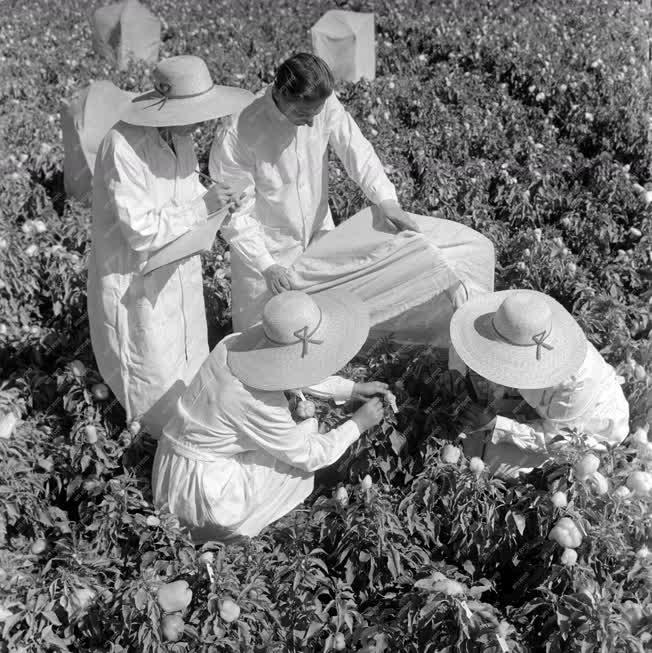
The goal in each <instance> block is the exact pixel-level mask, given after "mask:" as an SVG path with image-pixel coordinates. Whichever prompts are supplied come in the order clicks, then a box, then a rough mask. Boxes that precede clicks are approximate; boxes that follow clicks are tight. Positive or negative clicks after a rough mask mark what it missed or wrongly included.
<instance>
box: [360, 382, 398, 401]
mask: <svg viewBox="0 0 652 653" xmlns="http://www.w3.org/2000/svg"><path fill="white" fill-rule="evenodd" d="M388 393H389V386H388V385H387V384H386V383H383V382H382V381H369V382H367V383H355V384H354V385H353V391H352V392H351V399H367V398H369V397H374V396H375V395H382V396H383V397H386V396H387V394H388Z"/></svg>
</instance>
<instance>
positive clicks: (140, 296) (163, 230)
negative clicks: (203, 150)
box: [88, 56, 252, 436]
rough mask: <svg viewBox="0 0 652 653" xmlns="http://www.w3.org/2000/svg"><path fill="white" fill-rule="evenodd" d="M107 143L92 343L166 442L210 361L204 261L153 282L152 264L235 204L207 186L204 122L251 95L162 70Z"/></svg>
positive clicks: (113, 384) (194, 64) (173, 268)
mask: <svg viewBox="0 0 652 653" xmlns="http://www.w3.org/2000/svg"><path fill="white" fill-rule="evenodd" d="M153 80H154V90H152V91H149V92H147V93H145V94H143V95H140V96H137V97H136V98H134V100H133V101H132V102H131V104H130V105H129V107H128V109H127V110H126V112H125V113H124V114H123V115H122V116H121V122H120V123H118V124H117V125H116V126H115V127H114V128H113V129H111V130H110V131H109V132H108V134H107V135H106V137H105V138H104V140H103V141H102V143H101V146H100V149H99V152H98V155H97V159H96V163H95V172H94V178H93V224H92V236H91V241H92V244H91V254H90V260H89V269H88V315H89V321H90V333H91V342H92V345H93V351H94V354H95V358H96V360H97V365H98V368H99V370H100V372H101V374H102V376H103V377H104V380H105V381H106V383H107V384H108V385H109V387H110V388H111V390H112V391H113V392H114V394H115V396H116V397H117V399H118V401H119V402H120V403H121V404H122V406H123V407H124V408H125V410H126V413H127V419H128V420H133V419H142V421H143V424H144V425H145V426H146V427H147V428H148V429H149V430H150V431H151V433H152V435H154V436H157V435H158V434H159V433H160V428H161V427H162V426H163V425H164V424H165V422H166V421H167V419H168V417H169V415H168V413H169V410H170V409H171V408H172V407H173V405H174V399H175V398H176V396H178V395H179V394H180V392H181V391H182V390H183V388H184V387H185V383H186V382H187V381H189V380H190V379H191V378H192V377H193V376H194V374H195V372H196V371H197V369H199V366H200V365H201V363H202V362H203V360H204V359H205V358H206V356H207V355H208V341H207V329H206V317H205V309H204V298H203V284H202V273H201V261H200V257H199V256H192V257H190V258H188V259H186V260H183V261H181V262H179V263H171V264H169V265H166V266H164V267H163V268H160V269H158V270H155V271H154V272H152V273H150V274H148V275H147V276H144V275H143V274H142V273H141V270H142V269H143V267H144V265H145V264H146V263H147V260H148V258H149V256H150V255H151V254H152V253H153V252H155V251H156V250H158V249H159V248H161V247H162V246H163V245H165V244H167V243H169V242H170V241H172V240H174V239H176V238H178V237H179V236H181V235H182V234H184V233H185V232H187V231H189V230H190V229H192V228H193V227H195V226H197V225H199V224H200V223H202V222H204V221H205V220H206V219H207V217H208V216H209V215H210V214H212V213H214V212H215V211H217V210H219V209H220V208H222V206H224V204H225V203H227V202H228V201H229V198H228V196H227V194H226V193H225V192H224V190H223V189H220V188H218V187H217V186H215V187H213V188H212V189H211V190H210V191H208V192H206V191H205V189H204V187H203V186H202V185H201V184H200V182H199V176H198V172H197V171H198V164H197V158H196V156H195V151H194V145H193V141H192V138H191V133H192V131H193V129H195V127H196V126H197V123H201V122H204V121H207V120H213V119H215V118H219V117H220V116H224V115H228V114H230V113H234V112H237V111H239V110H241V109H242V108H243V107H244V106H246V105H247V104H248V103H249V102H250V100H251V97H252V96H251V94H250V93H249V92H247V91H245V90H242V89H238V88H231V87H220V86H216V85H215V84H214V83H213V80H212V79H211V76H210V73H209V71H208V68H207V67H206V64H205V63H204V61H203V60H202V59H200V58H198V57H192V56H179V57H172V58H170V59H166V60H164V61H161V62H160V63H159V64H158V66H157V67H156V68H155V70H154V72H153Z"/></svg>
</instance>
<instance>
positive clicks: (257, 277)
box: [209, 87, 396, 331]
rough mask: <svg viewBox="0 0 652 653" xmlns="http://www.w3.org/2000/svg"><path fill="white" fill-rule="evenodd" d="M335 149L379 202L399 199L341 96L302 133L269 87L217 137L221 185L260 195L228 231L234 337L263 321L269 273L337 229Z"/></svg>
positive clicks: (215, 158)
mask: <svg viewBox="0 0 652 653" xmlns="http://www.w3.org/2000/svg"><path fill="white" fill-rule="evenodd" d="M329 144H330V145H331V146H332V147H333V149H334V150H335V152H336V154H337V155H338V157H339V158H340V160H341V161H342V163H343V164H344V167H345V168H346V171H347V173H348V174H349V176H350V177H351V178H352V179H353V180H354V181H355V182H356V183H357V184H358V185H359V186H360V188H361V189H362V191H363V192H364V193H365V195H366V196H367V198H368V199H369V201H370V202H371V203H373V204H378V203H380V202H382V201H384V200H389V199H394V200H395V199H396V191H395V189H394V186H393V185H392V183H391V182H390V181H389V179H388V178H387V175H386V174H385V171H384V170H383V166H382V164H381V162H380V160H379V159H378V156H377V155H376V153H375V152H374V149H373V147H372V145H371V143H369V141H368V140H367V139H366V138H365V137H364V136H363V135H362V132H361V131H360V129H359V127H358V126H357V125H356V123H355V121H354V120H353V118H352V117H351V116H350V114H349V113H348V112H347V111H346V110H345V109H344V107H343V106H342V104H341V103H340V101H339V100H338V99H337V97H336V95H335V93H332V94H331V95H330V97H329V98H328V99H327V100H326V102H325V104H324V108H323V109H322V111H321V112H320V113H319V114H318V115H317V116H315V118H314V121H313V126H312V127H309V126H301V127H297V126H296V125H294V124H292V123H291V122H290V121H289V120H288V119H287V118H286V117H285V116H284V115H283V113H282V112H281V111H279V109H278V107H277V106H276V104H275V103H274V100H273V98H272V93H271V87H268V88H266V89H264V90H263V91H261V92H259V93H258V95H257V96H256V99H255V100H254V101H253V102H252V103H251V104H250V105H249V106H248V107H246V108H245V109H244V110H243V111H242V112H241V113H240V114H239V115H236V116H234V117H233V118H232V119H231V121H230V122H228V123H224V125H223V126H222V128H221V130H220V132H219V133H218V134H217V135H216V138H215V141H214V143H213V146H212V148H211V154H210V164H209V166H210V173H211V176H212V177H213V179H220V181H223V182H225V183H226V184H228V185H229V186H231V188H232V189H234V190H235V191H236V192H238V193H239V192H241V191H242V190H244V189H248V190H250V191H254V190H255V192H252V193H251V199H250V200H249V201H246V202H244V203H243V204H242V205H241V206H240V209H239V210H238V211H237V212H236V213H235V214H234V215H233V216H232V218H231V219H230V221H229V222H228V223H227V224H225V225H224V226H223V227H222V231H221V233H222V235H223V236H224V237H225V239H226V240H227V241H228V242H229V245H230V247H231V251H232V257H231V265H232V294H233V297H232V310H233V328H234V331H241V330H243V329H245V328H247V327H248V326H250V325H251V324H252V323H253V322H255V321H256V319H258V318H259V317H260V312H261V307H260V306H259V302H257V301H256V300H257V299H259V298H260V297H261V296H262V295H263V294H264V292H265V290H266V283H265V280H264V278H263V275H262V272H263V271H264V270H265V269H266V268H268V267H269V266H270V265H272V264H274V263H278V264H280V265H283V266H285V267H288V266H289V265H291V264H292V263H293V262H294V261H295V260H296V259H297V257H298V256H299V255H300V254H302V253H303V252H304V251H305V250H306V248H307V247H308V245H309V243H310V242H311V241H312V240H313V239H315V238H318V237H319V235H320V233H323V232H325V231H328V230H330V229H333V228H334V224H333V218H332V216H331V213H330V210H329V207H328V152H327V150H328V145H329Z"/></svg>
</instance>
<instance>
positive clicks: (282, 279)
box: [263, 264, 292, 295]
mask: <svg viewBox="0 0 652 653" xmlns="http://www.w3.org/2000/svg"><path fill="white" fill-rule="evenodd" d="M263 276H264V277H265V281H266V282H267V287H268V288H269V289H270V290H271V291H272V292H273V293H274V294H275V295H278V294H279V293H282V292H284V291H286V290H292V284H291V283H290V277H289V276H288V269H287V268H284V267H283V266H282V265H278V264H274V265H270V266H269V267H268V268H267V269H266V270H265V271H264V272H263Z"/></svg>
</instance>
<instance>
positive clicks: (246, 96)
mask: <svg viewBox="0 0 652 653" xmlns="http://www.w3.org/2000/svg"><path fill="white" fill-rule="evenodd" d="M253 98H254V95H253V94H252V93H251V92H250V91H247V90H246V89H243V88H237V87H230V86H214V87H213V88H212V89H211V90H210V91H209V92H208V93H206V94H205V95H200V96H197V97H195V98H185V99H174V98H172V99H169V100H166V102H165V104H163V105H161V106H160V108H159V107H158V106H156V105H157V103H158V102H159V100H160V99H161V97H160V96H159V95H157V94H155V93H154V92H152V91H147V92H146V93H142V94H140V95H137V96H136V97H134V98H133V99H132V100H131V102H129V104H127V106H126V107H125V109H124V110H123V111H122V112H121V114H120V120H121V121H122V122H126V123H127V124H130V125H138V126H140V127H181V126H185V125H192V124H195V123H201V122H207V121H209V120H216V119H217V118H222V117H224V116H229V115H232V114H235V113H239V112H240V111H242V109H244V108H245V107H246V106H248V105H249V104H250V103H251V101H252V100H253Z"/></svg>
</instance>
